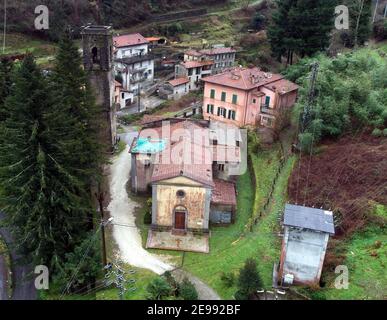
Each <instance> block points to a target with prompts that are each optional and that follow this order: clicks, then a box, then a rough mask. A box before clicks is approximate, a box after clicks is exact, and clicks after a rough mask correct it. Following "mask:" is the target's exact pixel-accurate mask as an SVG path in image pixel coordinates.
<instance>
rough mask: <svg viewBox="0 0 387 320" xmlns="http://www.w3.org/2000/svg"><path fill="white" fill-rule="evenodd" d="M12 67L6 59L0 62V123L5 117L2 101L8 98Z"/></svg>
mask: <svg viewBox="0 0 387 320" xmlns="http://www.w3.org/2000/svg"><path fill="white" fill-rule="evenodd" d="M12 66H13V64H12V61H10V60H8V59H2V60H1V61H0V123H1V122H2V121H4V120H5V119H6V117H7V112H6V110H5V106H4V100H5V99H6V98H7V97H8V95H9V92H10V90H11V85H12V81H11V73H12Z"/></svg>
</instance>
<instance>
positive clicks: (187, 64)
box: [175, 60, 214, 91]
mask: <svg viewBox="0 0 387 320" xmlns="http://www.w3.org/2000/svg"><path fill="white" fill-rule="evenodd" d="M213 64H214V63H213V62H212V61H211V60H203V61H184V62H181V63H180V64H178V65H176V66H175V78H176V79H178V78H188V79H189V84H188V89H189V91H194V90H199V89H200V88H201V87H202V82H201V80H202V79H203V78H205V77H207V76H209V75H211V72H212V71H211V68H212V65H213Z"/></svg>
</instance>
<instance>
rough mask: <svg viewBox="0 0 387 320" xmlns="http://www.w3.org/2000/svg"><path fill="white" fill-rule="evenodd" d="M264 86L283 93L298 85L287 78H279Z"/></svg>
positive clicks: (292, 89)
mask: <svg viewBox="0 0 387 320" xmlns="http://www.w3.org/2000/svg"><path fill="white" fill-rule="evenodd" d="M265 88H268V89H269V90H272V91H274V92H278V93H279V94H284V93H288V92H291V91H294V90H297V89H298V88H299V86H298V85H296V84H295V83H293V82H291V81H289V80H286V79H281V80H278V81H274V82H271V83H269V84H267V85H265Z"/></svg>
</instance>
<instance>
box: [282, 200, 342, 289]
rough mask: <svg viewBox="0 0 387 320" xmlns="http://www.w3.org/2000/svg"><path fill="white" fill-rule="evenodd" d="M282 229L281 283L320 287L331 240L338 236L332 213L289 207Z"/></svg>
mask: <svg viewBox="0 0 387 320" xmlns="http://www.w3.org/2000/svg"><path fill="white" fill-rule="evenodd" d="M283 226H284V237H283V241H282V249H281V258H280V264H279V268H278V270H277V271H278V275H277V279H278V282H279V284H281V285H283V286H288V285H292V284H306V285H318V284H319V281H320V277H321V271H322V267H323V264H324V258H325V253H326V250H327V245H328V240H329V237H330V236H331V235H334V234H335V228H334V224H333V213H332V212H331V211H326V210H323V209H317V208H309V207H303V206H298V205H292V204H286V206H285V211H284V221H283Z"/></svg>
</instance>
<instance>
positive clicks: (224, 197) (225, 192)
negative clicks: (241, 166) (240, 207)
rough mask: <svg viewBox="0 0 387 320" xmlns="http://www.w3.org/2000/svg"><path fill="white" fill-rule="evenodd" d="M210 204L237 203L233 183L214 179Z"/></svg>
mask: <svg viewBox="0 0 387 320" xmlns="http://www.w3.org/2000/svg"><path fill="white" fill-rule="evenodd" d="M211 202H212V203H215V204H228V205H236V204H237V201H236V193H235V185H234V183H232V182H228V181H224V180H219V179H214V189H213V190H212V198H211Z"/></svg>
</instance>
